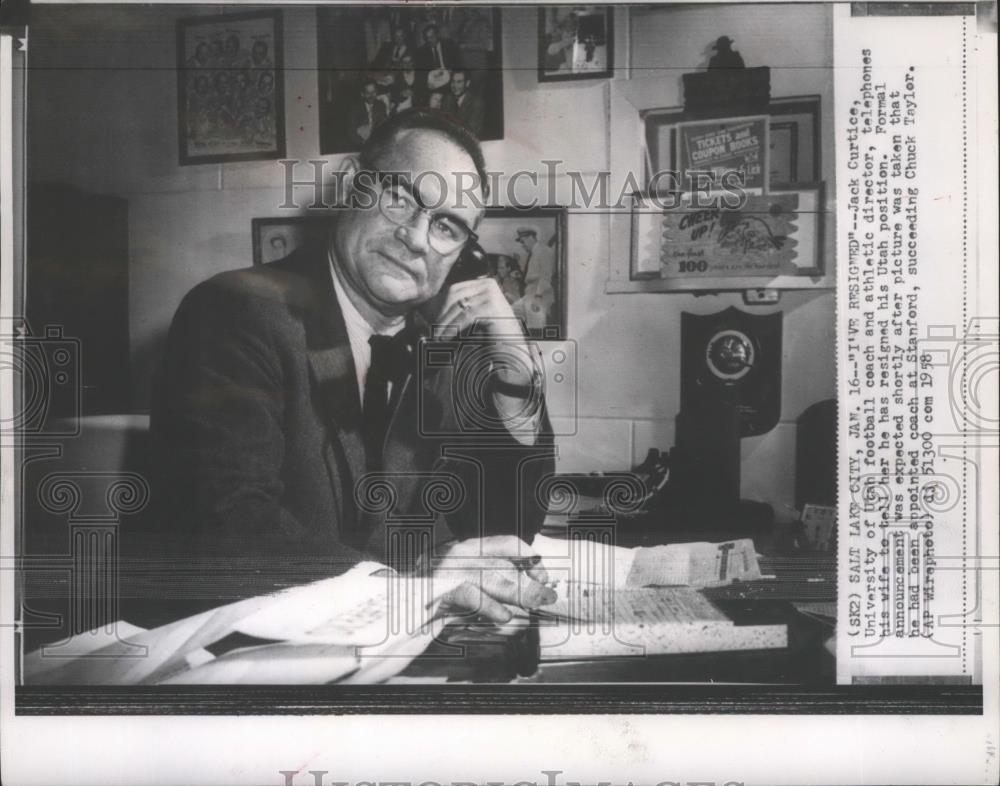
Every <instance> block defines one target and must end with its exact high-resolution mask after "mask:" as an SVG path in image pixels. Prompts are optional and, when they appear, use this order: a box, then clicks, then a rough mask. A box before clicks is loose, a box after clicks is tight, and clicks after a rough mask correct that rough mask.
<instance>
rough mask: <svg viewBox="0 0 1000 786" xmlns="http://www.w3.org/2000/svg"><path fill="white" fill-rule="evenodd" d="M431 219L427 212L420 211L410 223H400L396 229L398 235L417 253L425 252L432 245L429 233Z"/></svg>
mask: <svg viewBox="0 0 1000 786" xmlns="http://www.w3.org/2000/svg"><path fill="white" fill-rule="evenodd" d="M430 226H431V220H430V216H428V215H427V214H426V213H418V214H417V215H416V216H414V217H413V219H412V220H411V221H410V223H408V224H400V225H399V227H398V228H397V229H396V237H397V238H399V239H400V240H401V241H403V243H404V244H405V245H406V247H407V248H408V249H409V250H410V251H412V252H413V253H415V254H423V253H425V252H426V251H427V249H428V248H429V247H430V243H429V237H428V233H429V232H430Z"/></svg>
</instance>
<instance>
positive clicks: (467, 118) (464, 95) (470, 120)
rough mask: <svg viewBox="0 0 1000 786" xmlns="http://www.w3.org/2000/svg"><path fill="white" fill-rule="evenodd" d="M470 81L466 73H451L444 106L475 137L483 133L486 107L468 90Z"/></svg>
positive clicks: (481, 100)
mask: <svg viewBox="0 0 1000 786" xmlns="http://www.w3.org/2000/svg"><path fill="white" fill-rule="evenodd" d="M470 84H471V80H470V79H469V74H468V72H467V71H461V70H455V71H452V72H451V85H450V87H451V95H450V96H449V97H448V102H447V104H446V106H445V108H446V109H447V111H448V112H451V114H453V115H454V116H455V117H457V118H458V119H459V120H461V121H462V123H464V124H465V127H466V128H468V129H469V130H470V131H471V132H472V133H473V134H475V135H476V136H477V137H478V136H480V135H481V134H482V133H483V117H484V115H485V113H486V107H485V106H484V105H483V99H482V98H480V97H479V96H478V95H476V94H475V93H474V92H472V91H471V90H469V85H470Z"/></svg>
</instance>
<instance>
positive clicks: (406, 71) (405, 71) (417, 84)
mask: <svg viewBox="0 0 1000 786" xmlns="http://www.w3.org/2000/svg"><path fill="white" fill-rule="evenodd" d="M399 65H400V68H399V71H397V72H396V74H395V83H394V84H393V101H394V102H396V103H398V102H399V101H400V100H401V99H402V98H404V97H405V96H406V94H407V93H408V94H409V99H410V102H411V104H412V106H425V105H426V104H427V75H426V74H424V73H422V72H420V71H417V70H416V67H415V65H414V61H413V55H410V54H405V55H403V57H402V59H401V60H400V61H399ZM405 108H408V107H404V109H405ZM400 111H401V110H400Z"/></svg>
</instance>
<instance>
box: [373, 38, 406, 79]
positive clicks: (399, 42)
mask: <svg viewBox="0 0 1000 786" xmlns="http://www.w3.org/2000/svg"><path fill="white" fill-rule="evenodd" d="M409 52H410V47H409V44H407V43H406V31H405V30H403V28H401V27H394V28H393V29H392V40H391V41H386V42H385V43H384V44H382V46H380V47H379V50H378V52H377V53H376V54H375V57H374V58H373V59H372V62H371V67H372V68H373V69H376V70H380V71H396V70H398V69H400V68H401V67H402V61H403V57H404V56H405V55H407V54H409Z"/></svg>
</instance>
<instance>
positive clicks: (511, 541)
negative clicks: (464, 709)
mask: <svg viewBox="0 0 1000 786" xmlns="http://www.w3.org/2000/svg"><path fill="white" fill-rule="evenodd" d="M388 172H391V173H396V175H394V176H393V177H392V178H388V177H383V175H382V174H381V173H388ZM427 172H432V173H438V174H439V175H441V177H419V176H414V173H417V174H419V173H427ZM400 173H402V174H400ZM406 173H410V174H409V175H407V174H406ZM453 173H462V174H463V175H468V174H469V173H472V174H475V175H477V176H478V177H479V178H480V180H479V182H480V184H481V188H482V191H483V192H485V190H486V187H487V183H488V181H487V179H486V177H485V165H484V162H483V158H482V152H481V150H480V147H479V143H478V141H477V140H476V139H475V138H474V137H472V136H471V135H470V134H469V133H468V132H467V131H466V130H465V129H463V128H461V127H460V126H458V125H456V124H454V123H453V122H452V121H451V120H450V119H449V118H448V117H447V116H446V115H442V114H440V113H436V112H432V111H430V110H411V111H410V112H407V113H403V114H401V115H398V116H396V117H394V118H391V119H390V120H388V121H387V122H386V123H384V124H383V125H381V126H379V127H377V128H376V129H375V131H374V132H373V134H372V136H371V137H370V138H369V139H368V141H367V143H366V144H365V146H364V147H363V148H362V150H361V153H360V155H359V156H358V157H357V158H356V159H348V160H347V162H346V163H345V168H344V170H343V173H342V174H343V175H344V177H343V179H342V185H343V194H342V201H341V204H344V205H346V206H347V207H345V208H344V209H342V210H339V211H337V213H336V215H335V216H334V217H333V219H332V225H331V232H330V235H329V241H328V243H327V244H326V245H325V246H322V247H320V246H317V247H308V246H307V247H304V248H300V249H298V250H296V251H295V252H293V253H292V254H291V255H290V256H288V257H286V258H285V259H282V260H279V261H278V262H275V263H272V264H269V265H260V266H256V267H252V268H248V269H243V270H236V271H230V272H227V273H222V274H220V275H218V276H215V277H214V278H212V279H210V280H208V281H207V282H204V283H202V284H200V285H199V286H197V287H195V289H194V290H192V291H191V292H190V293H189V294H188V295H187V296H186V297H185V299H184V301H183V302H182V303H181V305H180V307H179V308H178V311H177V314H176V316H175V318H174V321H173V324H172V326H171V328H170V333H169V336H168V340H167V347H166V352H165V357H164V361H163V364H162V369H161V373H160V377H159V380H158V381H157V383H156V385H155V386H154V387H155V390H156V394H155V397H154V401H153V407H152V437H153V443H154V452H155V455H156V458H157V466H158V472H157V477H156V494H157V497H158V499H159V500H160V502H161V503H162V504H163V505H164V506H165V508H166V517H165V519H164V522H165V524H164V529H165V534H166V540H167V544H166V546H165V548H166V552H165V553H168V554H171V555H174V557H175V558H176V559H182V560H184V563H183V564H185V566H187V567H191V568H192V569H195V568H194V567H193V566H194V565H195V564H205V563H204V561H205V560H208V561H209V563H208V564H215V565H217V566H220V565H221V566H224V567H223V570H221V571H219V570H218V569H216V573H213V574H212V575H211V580H212V582H214V583H212V584H209V585H207V586H209V587H211V588H213V590H212V591H213V592H218V591H219V590H217V589H214V588H216V587H218V586H219V583H220V582H223V581H224V580H225V579H227V578H229V579H231V580H233V581H236V583H237V584H239V583H240V582H241V581H242V584H239V586H238V587H237V589H236V590H235V592H236V593H237V594H239V593H243V594H245V595H253V594H257V593H259V592H261V591H263V589H265V588H267V585H268V584H270V586H272V587H273V586H274V584H276V583H277V584H279V585H280V584H282V583H290V582H294V581H307V580H311V579H318V578H322V577H324V576H329V575H334V574H337V573H340V572H343V571H344V570H347V569H348V568H350V567H351V566H353V565H355V564H357V563H359V562H361V561H365V560H375V561H377V562H381V563H388V564H390V565H392V566H393V567H397V568H400V569H407V568H409V567H412V565H413V562H414V559H413V558H416V557H418V556H419V560H417V562H418V563H419V564H421V565H425V566H426V565H429V566H431V567H432V568H433V569H435V570H436V571H451V572H452V575H458V576H459V577H460V578H461V579H463V583H461V584H460V585H459V586H458V587H457V588H456V589H454V590H452V591H451V592H450V593H449V594H448V596H447V598H446V600H447V602H448V603H449V604H450V605H451V606H452V607H456V608H463V609H467V610H473V611H475V612H477V613H480V614H482V615H484V616H485V617H487V618H489V619H492V620H495V621H506V620H508V619H509V618H510V616H511V615H510V612H509V611H508V610H507V608H506V607H505V606H504V605H503V604H505V603H506V604H519V605H521V606H524V607H533V606H537V605H540V604H542V603H547V602H551V601H552V600H554V599H555V595H554V593H553V592H552V590H551V589H549V588H548V587H545V586H544V582H545V580H546V576H545V574H544V571H542V570H541V569H540V568H538V567H535V566H534V565H535V563H536V562H537V558H536V556H535V555H534V552H533V551H532V550H531V548H530V547H529V546H528V545H527V543H526V542H525V541H530V540H531V539H532V537H533V535H534V533H535V532H536V531H537V530H538V528H539V527H540V524H541V520H542V518H543V517H544V510H543V509H542V507H541V503H540V502H539V499H538V495H537V493H536V492H537V489H538V488H539V483H540V482H541V481H542V479H543V478H545V477H546V476H548V475H550V474H551V473H552V471H553V460H552V443H551V429H550V428H549V425H548V418H547V416H546V414H545V409H544V399H543V398H542V396H541V374H540V370H539V369H540V366H539V363H540V360H539V359H538V356H537V350H536V349H534V348H532V347H530V346H529V345H528V344H527V342H526V341H525V339H524V336H523V335H522V334H521V332H520V331H519V330H518V331H512V330H511V326H512V325H513V324H515V323H516V320H513V314H512V312H511V309H510V306H509V304H508V303H507V301H506V299H505V298H504V296H503V294H502V293H501V291H500V289H499V287H498V286H497V284H496V282H495V281H494V280H493V279H490V278H480V279H475V280H466V281H461V282H458V283H454V284H453V285H451V286H450V287H443V283H444V281H445V278H446V277H447V276H448V273H449V271H450V270H451V268H452V266H453V265H454V264H455V262H456V261H457V260H458V258H459V256H460V255H461V254H462V253H463V250H464V249H466V247H467V246H468V245H470V244H473V243H475V240H476V236H475V232H474V230H475V228H476V227H477V226H478V224H479V222H480V220H481V219H482V217H483V212H484V211H483V208H482V207H481V202H480V201H477V200H472V199H470V198H469V194H468V192H467V191H465V192H463V190H462V189H463V188H465V189H467V184H468V182H469V178H468V177H464V178H457V177H455V178H453V177H452V176H453ZM459 181H461V183H460V184H459ZM480 196H482V197H485V196H486V194H485V193H482V194H480ZM429 334H430V335H431V336H437V338H436V339H435V340H428V335H429ZM420 336H422V337H423V338H421V339H419V340H418V337H420ZM442 336H450V337H451V338H450V339H446V338H442ZM458 336H461V337H458ZM435 353H436V357H437V360H435V362H433V363H432V362H430V361H429V358H430V357H431V354H435ZM442 357H443V358H444V359H443V360H442ZM387 359H388V360H387ZM469 362H471V363H473V366H471V367H470V366H468V365H467V363H469ZM484 363H485V365H484ZM470 368H471V369H472V372H471V373H468V370H469V369H470ZM473 416H481V417H478V419H477V417H473ZM470 423H471V424H472V425H470ZM445 491H447V493H445V494H444V496H442V495H441V494H440V493H437V492H445ZM435 508H436V509H435ZM407 521H408V522H410V523H411V524H414V523H415V526H416V528H417V529H416V530H407V526H408V525H405V524H404V525H399V524H398V522H407ZM428 528H429V531H428ZM406 531H411V532H417V533H418V534H419V533H423V534H421V535H419V537H417V539H416V540H415V541H410V542H416V543H419V544H421V546H420V548H419V549H418V551H419V552H420V553H419V554H417V553H413V554H408V553H406V550H405V549H404V550H403V551H400V550H399V549H397V548H396V544H398V543H399V542H400V539H399V537H397V536H399V535H400V533H401V532H403V533H404V534H405V532H406ZM456 539H457V540H456ZM404 540H405V538H404ZM212 560H217V562H214V563H213V562H211V561H212ZM199 561H200V562H199ZM241 570H242V572H240V571H241ZM234 574H235V578H234ZM261 585H264V586H261ZM216 597H218V595H216ZM218 602H221V601H218V600H217V601H216V603H218Z"/></svg>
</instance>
